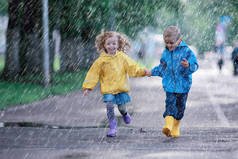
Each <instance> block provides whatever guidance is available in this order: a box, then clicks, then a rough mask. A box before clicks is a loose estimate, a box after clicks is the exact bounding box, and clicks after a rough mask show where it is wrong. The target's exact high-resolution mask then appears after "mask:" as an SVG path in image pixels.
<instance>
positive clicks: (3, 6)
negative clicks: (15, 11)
mask: <svg viewBox="0 0 238 159" xmlns="http://www.w3.org/2000/svg"><path fill="white" fill-rule="evenodd" d="M7 10H8V1H7V0H0V15H1V14H2V15H5V14H7Z"/></svg>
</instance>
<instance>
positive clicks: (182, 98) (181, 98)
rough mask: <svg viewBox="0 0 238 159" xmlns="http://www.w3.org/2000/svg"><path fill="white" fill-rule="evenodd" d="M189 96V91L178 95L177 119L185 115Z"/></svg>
mask: <svg viewBox="0 0 238 159" xmlns="http://www.w3.org/2000/svg"><path fill="white" fill-rule="evenodd" d="M187 98H188V93H179V94H177V96H176V107H177V109H178V113H177V115H176V119H177V120H181V119H182V118H183V116H184V111H185V108H186V102H187Z"/></svg>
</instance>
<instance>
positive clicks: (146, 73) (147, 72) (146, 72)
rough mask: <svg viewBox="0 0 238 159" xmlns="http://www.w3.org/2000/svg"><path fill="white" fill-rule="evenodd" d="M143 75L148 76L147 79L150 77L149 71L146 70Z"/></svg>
mask: <svg viewBox="0 0 238 159" xmlns="http://www.w3.org/2000/svg"><path fill="white" fill-rule="evenodd" d="M145 75H146V76H148V77H150V76H151V71H150V70H147V69H146V70H145Z"/></svg>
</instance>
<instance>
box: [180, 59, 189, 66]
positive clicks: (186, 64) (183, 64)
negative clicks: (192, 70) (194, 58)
mask: <svg viewBox="0 0 238 159" xmlns="http://www.w3.org/2000/svg"><path fill="white" fill-rule="evenodd" d="M181 65H182V66H183V67H189V62H188V60H187V59H183V61H182V62H181Z"/></svg>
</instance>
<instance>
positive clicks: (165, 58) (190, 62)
mask: <svg viewBox="0 0 238 159" xmlns="http://www.w3.org/2000/svg"><path fill="white" fill-rule="evenodd" d="M163 38H164V42H165V47H166V48H165V49H164V51H163V54H162V57H161V59H160V64H159V65H158V66H156V67H154V68H153V69H152V70H151V72H150V75H152V76H160V77H162V79H163V80H162V84H163V88H164V91H165V92H166V100H165V112H164V114H163V117H164V118H165V125H164V127H163V128H162V132H163V133H164V134H165V135H166V136H168V137H171V136H172V137H175V138H176V137H179V136H180V128H179V125H180V121H181V120H182V118H183V116H184V111H185V108H186V102H187V97H188V93H189V90H190V87H191V85H192V73H194V72H195V71H197V69H198V63H197V59H196V57H195V55H194V53H193V52H192V50H191V49H189V47H188V46H187V44H186V43H185V42H184V41H182V38H181V35H180V30H179V29H178V28H177V27H176V26H169V27H167V28H166V30H165V31H164V34H163Z"/></svg>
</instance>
